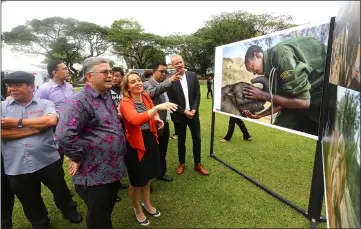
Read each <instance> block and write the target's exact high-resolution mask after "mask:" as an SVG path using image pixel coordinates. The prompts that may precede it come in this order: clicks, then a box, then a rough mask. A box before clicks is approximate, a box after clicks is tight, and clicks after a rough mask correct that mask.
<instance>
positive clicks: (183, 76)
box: [180, 72, 186, 80]
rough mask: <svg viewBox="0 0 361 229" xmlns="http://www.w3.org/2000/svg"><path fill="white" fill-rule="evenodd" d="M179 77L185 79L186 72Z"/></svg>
mask: <svg viewBox="0 0 361 229" xmlns="http://www.w3.org/2000/svg"><path fill="white" fill-rule="evenodd" d="M180 78H181V80H183V79H186V72H184V73H183V75H182V76H181V77H180Z"/></svg>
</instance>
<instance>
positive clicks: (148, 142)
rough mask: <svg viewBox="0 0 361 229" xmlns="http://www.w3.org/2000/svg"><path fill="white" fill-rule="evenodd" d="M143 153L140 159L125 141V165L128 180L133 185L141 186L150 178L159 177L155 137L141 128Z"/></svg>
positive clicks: (158, 159)
mask: <svg viewBox="0 0 361 229" xmlns="http://www.w3.org/2000/svg"><path fill="white" fill-rule="evenodd" d="M142 135H143V141H144V146H145V153H144V156H143V159H142V160H141V161H139V160H138V152H137V150H136V149H133V148H132V147H131V146H130V144H129V142H127V153H126V154H125V165H126V167H127V172H128V177H129V182H130V184H131V185H132V186H133V187H143V186H145V185H146V184H147V183H148V182H149V181H150V180H151V179H153V178H156V177H159V176H160V174H161V171H160V157H159V150H158V144H157V141H156V138H155V136H154V134H153V133H151V132H150V131H149V130H142Z"/></svg>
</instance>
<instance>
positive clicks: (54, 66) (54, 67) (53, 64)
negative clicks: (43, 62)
mask: <svg viewBox="0 0 361 229" xmlns="http://www.w3.org/2000/svg"><path fill="white" fill-rule="evenodd" d="M62 63H64V62H63V61H61V60H50V61H49V63H48V65H47V66H46V69H47V70H48V74H49V77H50V78H51V79H52V78H53V77H54V76H53V71H56V70H58V65H59V64H62Z"/></svg>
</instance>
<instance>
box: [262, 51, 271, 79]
mask: <svg viewBox="0 0 361 229" xmlns="http://www.w3.org/2000/svg"><path fill="white" fill-rule="evenodd" d="M270 52H271V51H270V50H267V51H265V52H263V66H264V76H265V77H268V76H269V73H270V71H271V69H272V66H271V60H270V58H269V53H270Z"/></svg>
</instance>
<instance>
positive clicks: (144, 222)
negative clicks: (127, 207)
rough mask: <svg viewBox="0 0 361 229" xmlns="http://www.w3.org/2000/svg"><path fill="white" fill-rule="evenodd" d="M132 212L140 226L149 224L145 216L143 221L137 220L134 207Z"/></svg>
mask: <svg viewBox="0 0 361 229" xmlns="http://www.w3.org/2000/svg"><path fill="white" fill-rule="evenodd" d="M134 214H135V218H136V219H137V221H138V223H139V224H140V225H142V226H148V225H149V224H150V221H149V219H148V218H147V217H145V220H143V221H139V220H138V218H137V209H135V208H134Z"/></svg>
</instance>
